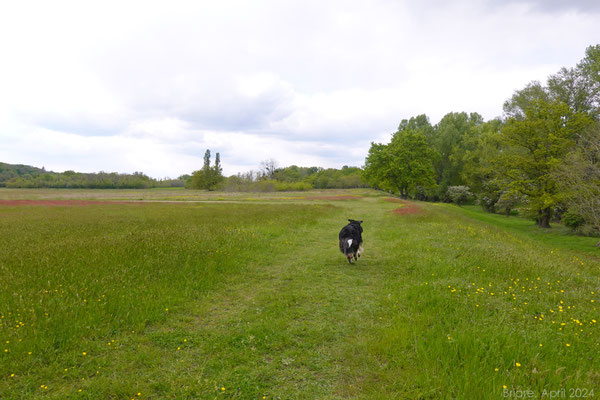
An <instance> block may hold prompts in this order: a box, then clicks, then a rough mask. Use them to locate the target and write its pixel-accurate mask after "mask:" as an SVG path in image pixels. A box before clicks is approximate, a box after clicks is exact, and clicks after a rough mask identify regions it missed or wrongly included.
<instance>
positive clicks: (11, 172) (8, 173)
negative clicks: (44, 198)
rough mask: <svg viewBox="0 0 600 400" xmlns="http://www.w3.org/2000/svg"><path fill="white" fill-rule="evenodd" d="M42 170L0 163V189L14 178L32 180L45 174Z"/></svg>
mask: <svg viewBox="0 0 600 400" xmlns="http://www.w3.org/2000/svg"><path fill="white" fill-rule="evenodd" d="M45 172H46V170H45V169H43V168H36V167H32V166H30V165H23V164H7V163H3V162H0V187H3V186H6V182H8V181H10V180H11V179H14V178H21V177H22V178H27V179H28V178H34V177H36V176H39V175H41V174H43V173H45Z"/></svg>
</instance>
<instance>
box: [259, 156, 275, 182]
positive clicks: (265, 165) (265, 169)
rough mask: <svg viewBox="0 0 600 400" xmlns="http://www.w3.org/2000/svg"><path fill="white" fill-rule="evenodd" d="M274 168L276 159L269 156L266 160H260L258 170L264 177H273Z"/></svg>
mask: <svg viewBox="0 0 600 400" xmlns="http://www.w3.org/2000/svg"><path fill="white" fill-rule="evenodd" d="M276 170H277V161H275V160H274V159H272V158H271V159H268V160H264V161H261V163H260V171H261V174H262V177H263V178H264V179H273V177H274V175H275V171H276Z"/></svg>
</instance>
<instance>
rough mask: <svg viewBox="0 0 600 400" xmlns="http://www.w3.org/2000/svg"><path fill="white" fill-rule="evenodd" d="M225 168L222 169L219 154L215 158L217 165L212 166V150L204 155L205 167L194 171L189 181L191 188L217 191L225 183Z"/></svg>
mask: <svg viewBox="0 0 600 400" xmlns="http://www.w3.org/2000/svg"><path fill="white" fill-rule="evenodd" d="M223 179H224V177H223V168H221V156H220V155H219V153H217V154H216V156H215V165H214V166H213V167H211V166H210V150H209V149H207V150H206V152H205V153H204V165H203V166H202V169H200V170H198V171H194V172H193V173H192V177H191V179H190V181H189V187H190V188H192V189H205V190H216V189H217V187H218V186H219V184H220V183H221V182H222V181H223Z"/></svg>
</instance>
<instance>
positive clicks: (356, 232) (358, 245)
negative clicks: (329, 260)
mask: <svg viewBox="0 0 600 400" xmlns="http://www.w3.org/2000/svg"><path fill="white" fill-rule="evenodd" d="M348 221H350V223H349V224H348V225H346V226H345V227H343V228H342V230H341V231H340V235H339V236H340V251H341V252H342V253H343V254H344V255H345V256H346V258H347V259H348V262H349V263H350V264H352V258H354V260H358V257H360V254H361V253H362V252H363V247H362V242H363V241H362V235H361V234H362V231H363V228H362V226H360V224H362V221H355V220H353V219H349V220H348Z"/></svg>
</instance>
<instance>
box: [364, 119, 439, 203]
mask: <svg viewBox="0 0 600 400" xmlns="http://www.w3.org/2000/svg"><path fill="white" fill-rule="evenodd" d="M436 156H437V154H436V153H435V151H434V150H432V149H431V148H430V147H429V145H428V143H427V139H426V138H425V135H424V134H423V133H421V132H415V131H413V130H412V129H405V130H399V131H398V132H396V133H395V134H394V135H393V136H392V140H391V141H390V143H389V144H387V145H385V144H380V143H371V148H370V149H369V154H368V155H367V159H366V160H365V168H364V176H365V178H366V179H367V181H368V182H370V183H372V184H373V185H375V186H377V187H380V188H382V189H386V190H397V191H398V193H399V194H400V196H402V197H404V198H406V197H408V195H409V193H410V192H411V191H412V190H413V189H415V188H416V187H417V186H422V187H432V186H435V171H434V168H433V161H434V159H435V158H436Z"/></svg>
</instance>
